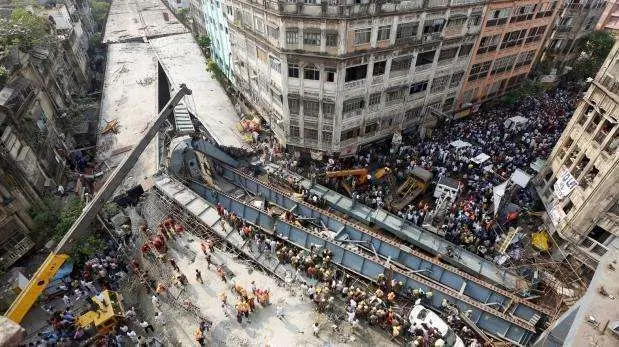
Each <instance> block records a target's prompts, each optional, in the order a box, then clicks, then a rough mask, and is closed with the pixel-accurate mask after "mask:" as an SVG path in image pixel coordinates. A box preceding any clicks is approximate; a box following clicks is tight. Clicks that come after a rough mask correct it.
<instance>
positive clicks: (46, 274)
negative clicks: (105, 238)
mask: <svg viewBox="0 0 619 347" xmlns="http://www.w3.org/2000/svg"><path fill="white" fill-rule="evenodd" d="M185 95H191V90H189V89H188V88H187V86H186V85H185V84H181V85H180V89H179V90H178V91H177V92H176V93H175V94H174V96H173V97H172V98H171V99H170V100H169V101H168V103H167V104H166V105H165V107H164V108H163V110H161V112H159V114H158V115H157V118H156V119H155V120H154V121H153V123H152V124H151V125H150V127H149V128H148V130H147V131H146V134H144V136H143V137H142V138H141V139H140V141H139V142H138V143H137V145H135V147H133V149H132V150H131V152H129V155H127V156H126V157H125V159H124V160H123V161H122V162H121V163H120V165H119V166H118V167H117V168H116V170H114V172H113V173H112V175H111V176H110V177H109V178H108V180H107V181H106V182H105V183H104V184H103V186H102V187H101V189H99V191H98V192H97V194H96V195H95V196H94V198H93V199H92V200H91V201H90V202H89V203H88V205H86V207H85V208H84V210H83V211H82V214H81V215H80V216H79V217H78V218H77V220H76V221H75V222H74V223H73V225H72V226H71V228H70V229H69V231H67V233H66V234H65V236H64V237H63V238H62V240H60V242H59V243H58V245H57V246H56V248H55V249H54V251H52V253H50V255H49V256H48V257H47V258H46V259H45V261H44V262H43V264H41V266H40V267H39V268H38V270H37V272H35V274H34V275H33V276H32V278H31V279H30V282H29V283H28V285H27V286H26V288H24V289H23V290H22V291H21V292H20V293H19V295H18V296H17V298H16V299H15V300H14V301H13V303H12V304H11V307H9V309H8V310H7V311H6V313H5V316H6V317H7V318H9V319H11V320H12V321H14V322H15V323H20V322H21V320H22V319H23V318H24V316H26V314H27V313H28V311H29V310H30V308H31V307H32V305H33V304H34V302H35V301H36V299H37V298H38V296H39V295H40V294H41V293H42V292H43V290H44V289H45V287H46V286H47V285H48V284H49V281H50V280H51V279H52V277H54V275H55V274H56V272H57V271H58V269H59V268H60V267H61V266H62V264H63V263H64V262H65V261H66V260H67V259H68V258H69V256H68V255H67V254H66V253H67V252H68V251H70V250H71V247H73V245H74V244H75V243H76V240H79V239H80V238H81V237H83V236H84V234H86V233H87V231H88V228H89V226H90V224H91V223H92V221H93V220H94V219H95V217H96V216H97V214H98V213H99V212H100V211H101V208H102V207H103V204H105V202H107V201H108V200H109V199H110V198H111V197H112V195H113V194H114V192H115V191H116V188H117V187H118V186H119V185H120V184H121V183H122V181H123V180H124V179H125V176H127V174H128V173H129V171H130V170H131V169H132V168H133V166H134V165H135V163H136V162H137V161H138V159H139V158H140V155H141V154H142V152H144V149H146V146H148V144H149V143H150V141H152V139H153V138H154V137H155V135H156V134H157V132H159V129H160V128H161V126H162V125H163V124H164V122H165V121H166V119H167V117H168V116H169V115H170V114H172V112H173V111H174V107H175V106H176V105H177V104H178V102H179V101H180V100H181V99H182V98H183V97H185Z"/></svg>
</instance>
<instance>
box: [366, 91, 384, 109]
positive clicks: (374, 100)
mask: <svg viewBox="0 0 619 347" xmlns="http://www.w3.org/2000/svg"><path fill="white" fill-rule="evenodd" d="M380 96H381V93H380V92H379V93H373V94H370V101H369V102H368V104H369V105H370V106H372V105H378V104H380Z"/></svg>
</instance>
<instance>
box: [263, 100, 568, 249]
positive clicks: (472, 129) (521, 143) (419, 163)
mask: <svg viewBox="0 0 619 347" xmlns="http://www.w3.org/2000/svg"><path fill="white" fill-rule="evenodd" d="M577 99H578V95H577V93H571V92H567V91H563V90H561V89H557V90H553V91H546V92H542V93H540V94H538V95H534V96H529V97H526V98H524V99H522V100H520V101H519V103H517V104H516V105H515V106H513V107H494V108H491V109H485V110H484V109H482V110H480V111H479V112H478V113H477V114H474V115H471V116H469V117H468V118H466V119H464V120H460V121H451V122H448V123H447V124H443V125H442V126H440V127H437V128H436V129H433V131H432V133H431V134H430V135H429V136H428V137H427V138H424V139H420V138H418V137H415V136H410V137H405V138H404V139H403V141H402V143H401V145H399V146H391V147H384V146H383V147H382V148H381V146H374V147H372V148H371V149H369V150H367V151H364V152H359V153H357V154H356V155H354V156H351V157H347V158H328V159H327V160H326V161H322V162H317V161H312V162H311V164H308V165H305V166H303V165H301V164H299V163H298V162H297V161H293V160H292V159H291V158H288V159H282V160H281V161H280V163H281V164H282V165H284V166H286V167H287V168H289V169H290V170H292V171H295V172H297V173H299V174H303V175H304V176H307V177H309V178H311V179H314V180H316V181H317V182H318V183H321V184H324V185H326V186H328V187H330V188H332V189H335V190H341V186H342V185H341V181H342V178H327V176H326V175H324V172H327V171H338V170H348V169H363V168H365V169H367V171H368V176H367V177H365V178H363V179H362V180H357V179H356V178H355V177H348V178H345V179H344V180H348V181H347V183H348V186H349V187H352V192H351V193H350V194H351V196H352V197H353V199H354V200H355V201H357V202H359V203H362V204H365V205H367V206H369V207H371V208H377V207H382V208H384V209H386V210H388V211H390V212H392V213H394V214H397V215H398V216H399V217H401V218H403V219H405V220H407V221H408V222H410V223H412V224H416V225H419V226H421V225H423V224H431V223H432V222H434V223H435V224H437V225H433V226H434V227H435V228H436V230H438V232H439V233H441V234H443V235H445V237H446V238H447V239H448V240H449V241H451V242H453V243H455V244H457V245H461V246H463V247H465V248H466V249H468V250H469V251H471V252H475V253H477V254H479V255H481V256H485V257H487V258H489V259H491V258H493V257H494V255H495V252H494V250H495V245H496V243H497V242H498V240H499V239H500V236H501V234H502V233H504V231H505V230H507V229H508V228H507V227H508V226H509V223H513V218H515V216H514V215H513V214H510V215H509V218H507V220H506V218H505V217H506V216H503V219H501V220H499V219H498V218H496V217H495V211H494V206H493V187H495V186H497V185H499V184H501V183H503V182H504V181H506V180H507V179H509V177H510V175H511V174H512V173H513V172H514V171H515V170H516V169H521V170H523V171H525V172H527V173H529V174H531V175H534V174H535V172H534V171H532V168H531V167H530V164H531V163H533V162H534V161H535V160H536V159H537V158H541V159H545V158H546V157H547V156H548V154H549V153H550V151H551V150H552V148H553V146H554V144H555V143H556V141H557V140H558V138H559V137H560V135H561V133H562V131H563V129H564V127H565V125H566V123H567V122H568V121H569V118H570V116H571V114H572V110H573V107H574V106H575V103H576V101H577ZM515 116H520V117H524V118H526V121H525V122H520V123H514V122H506V120H508V119H509V118H511V117H515ZM521 119H522V118H521ZM457 140H460V141H462V142H466V143H467V144H466V145H464V146H454V145H451V143H452V142H454V141H457ZM482 153H484V154H486V155H488V156H489V159H488V160H487V161H485V162H483V163H476V162H473V161H472V160H471V159H472V158H475V157H476V156H478V155H480V154H482ZM416 167H420V168H423V169H425V170H427V171H429V172H430V173H432V180H431V184H430V185H429V189H428V190H427V192H426V193H430V192H432V191H433V188H434V187H435V186H436V184H437V183H438V181H439V180H440V179H441V178H442V177H449V178H452V179H454V180H456V181H458V183H459V194H458V197H457V198H456V199H452V200H450V201H449V202H448V206H447V208H446V209H445V211H446V212H444V216H443V218H440V219H439V220H438V222H436V221H432V220H431V218H427V217H428V216H429V215H431V214H432V211H433V210H434V209H435V207H436V204H435V203H436V201H435V199H434V198H433V197H431V196H429V195H430V194H426V195H424V196H422V197H421V198H420V199H418V201H413V202H411V203H409V204H408V205H405V206H403V207H402V208H401V209H396V208H395V206H393V204H391V202H392V198H393V195H394V194H393V193H394V192H395V191H396V190H397V188H398V186H400V185H401V184H402V183H404V182H405V181H406V180H407V178H408V177H409V175H410V174H411V173H412V171H413V169H414V168H416ZM380 168H388V173H387V175H385V176H383V177H382V178H381V179H377V178H376V177H374V175H373V174H372V173H373V172H376V170H379V169H380ZM272 175H273V176H275V177H276V178H278V179H279V180H281V181H284V182H286V181H288V183H289V186H290V187H292V188H293V189H294V188H295V187H296V188H297V189H296V190H295V191H297V192H299V191H301V192H302V191H305V192H306V193H305V194H303V197H304V199H305V200H306V201H308V202H310V203H312V202H313V198H314V197H312V196H311V194H310V193H307V191H306V190H305V189H304V188H303V187H300V185H299V184H298V182H297V181H295V180H294V178H292V176H290V177H287V176H286V175H284V176H283V177H279V176H282V175H283V174H281V173H280V174H278V173H273V174H272ZM278 175H279V176H278ZM389 176H392V177H393V178H395V179H388V178H389ZM351 181H352V182H351ZM357 181H359V182H362V181H366V182H365V183H363V184H355V183H354V182H357ZM350 183H352V184H350ZM344 193H347V192H344ZM316 199H318V197H316ZM317 202H318V201H317ZM513 202H514V203H515V204H516V205H518V206H520V208H522V209H524V210H527V209H530V208H531V206H532V204H533V202H534V199H533V197H531V196H530V195H529V193H528V192H527V191H526V190H520V191H518V192H517V193H516V194H514V196H513ZM315 205H319V204H318V203H315ZM506 223H507V225H506ZM498 224H500V228H499V225H498ZM513 246H514V247H510V249H509V250H508V254H509V253H510V252H511V254H510V256H512V257H514V258H517V257H518V256H519V254H520V248H519V246H518V245H517V244H516V245H513Z"/></svg>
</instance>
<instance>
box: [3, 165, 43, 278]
mask: <svg viewBox="0 0 619 347" xmlns="http://www.w3.org/2000/svg"><path fill="white" fill-rule="evenodd" d="M7 165H11V163H10V162H6V161H5V160H4V157H3V156H0V177H1V179H0V264H1V265H2V266H4V267H5V268H6V267H8V266H10V265H11V264H13V263H14V262H15V261H16V260H17V259H19V258H20V257H21V256H23V255H24V254H26V253H27V252H28V251H29V250H30V249H32V247H33V246H34V242H33V241H32V239H31V238H30V236H29V233H30V228H32V227H33V226H34V224H33V222H32V219H31V218H30V216H29V215H28V209H29V208H30V207H31V202H34V201H37V200H38V199H39V198H38V195H36V193H34V191H33V190H32V189H31V188H30V187H29V186H28V184H27V183H26V182H23V180H21V178H20V177H19V176H18V175H17V176H16V175H15V174H14V173H18V172H15V171H14V168H13V169H11V168H9V167H7ZM11 171H13V173H11Z"/></svg>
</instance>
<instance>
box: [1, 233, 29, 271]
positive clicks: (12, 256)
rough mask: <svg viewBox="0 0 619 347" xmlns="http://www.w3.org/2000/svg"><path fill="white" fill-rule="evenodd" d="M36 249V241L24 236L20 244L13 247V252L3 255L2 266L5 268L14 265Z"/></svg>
mask: <svg viewBox="0 0 619 347" xmlns="http://www.w3.org/2000/svg"><path fill="white" fill-rule="evenodd" d="M32 247H34V241H32V240H31V239H30V237H28V236H25V235H24V236H23V238H22V239H21V240H19V242H17V243H16V244H14V245H12V246H11V250H10V251H8V252H6V253H4V254H2V258H1V259H0V264H2V265H3V266H4V267H9V266H11V265H13V263H15V262H16V261H17V260H18V259H19V258H21V257H23V256H24V255H25V254H26V253H28V251H30V249H32Z"/></svg>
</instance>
